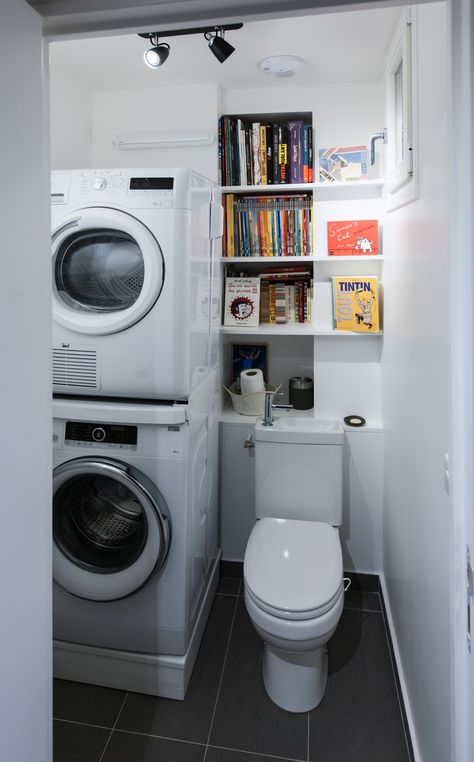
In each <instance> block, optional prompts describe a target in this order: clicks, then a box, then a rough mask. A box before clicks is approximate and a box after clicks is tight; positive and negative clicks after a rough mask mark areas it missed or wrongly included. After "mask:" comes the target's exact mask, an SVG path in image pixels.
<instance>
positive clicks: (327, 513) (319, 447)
mask: <svg viewBox="0 0 474 762" xmlns="http://www.w3.org/2000/svg"><path fill="white" fill-rule="evenodd" d="M343 444H344V430H343V428H342V425H341V423H340V422H339V421H330V420H322V419H316V418H296V417H291V418H290V417H281V418H276V419H275V420H274V422H273V426H271V427H265V426H263V424H262V421H257V423H256V424H255V512H256V516H257V518H258V519H261V518H264V517H266V516H268V517H273V518H281V519H302V520H306V521H322V522H325V523H327V524H332V526H340V525H341V524H342V462H343V454H342V453H343Z"/></svg>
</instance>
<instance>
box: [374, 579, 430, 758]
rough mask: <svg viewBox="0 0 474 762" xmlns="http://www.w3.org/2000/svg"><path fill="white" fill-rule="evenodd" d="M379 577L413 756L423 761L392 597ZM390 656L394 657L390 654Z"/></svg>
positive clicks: (383, 580)
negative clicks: (391, 603) (395, 624)
mask: <svg viewBox="0 0 474 762" xmlns="http://www.w3.org/2000/svg"><path fill="white" fill-rule="evenodd" d="M379 578H380V586H381V588H382V594H383V602H384V604H385V613H386V616H387V623H388V628H389V630H390V637H391V639H392V646H393V653H394V655H395V665H394V667H395V669H396V670H397V672H398V679H399V682H400V688H401V692H402V696H401V700H402V701H403V704H404V707H405V714H406V718H407V722H408V729H409V732H410V740H411V745H412V747H413V756H414V759H415V762H423V758H422V756H421V753H420V749H419V746H418V742H417V738H416V732H415V724H414V721H413V713H412V710H411V704H410V698H409V695H408V690H407V684H406V680H405V674H404V672H403V666H402V660H401V657H400V649H399V647H398V640H397V635H396V631H395V627H394V624H393V617H392V611H391V608H390V598H389V595H388V590H387V584H386V582H385V575H384V574H383V573H382V572H380V573H379ZM390 658H392V657H391V656H390ZM397 690H398V689H397Z"/></svg>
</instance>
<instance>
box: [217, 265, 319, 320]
mask: <svg viewBox="0 0 474 762" xmlns="http://www.w3.org/2000/svg"><path fill="white" fill-rule="evenodd" d="M235 274H236V273H235V271H232V270H227V271H226V272H225V273H224V276H225V297H224V325H234V326H235V325H238V326H240V327H243V326H246V325H247V326H258V325H259V324H260V323H269V324H275V325H282V324H285V323H311V322H312V319H313V280H312V277H311V270H310V269H307V268H306V267H305V266H299V265H296V266H294V267H288V268H267V269H265V270H264V271H263V272H261V273H260V274H259V275H258V276H254V277H251V276H249V275H248V273H246V272H240V273H238V277H233V276H234V275H235Z"/></svg>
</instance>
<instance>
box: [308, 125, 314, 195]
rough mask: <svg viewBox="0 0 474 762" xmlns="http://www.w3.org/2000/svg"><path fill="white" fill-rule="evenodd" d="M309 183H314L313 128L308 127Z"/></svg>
mask: <svg viewBox="0 0 474 762" xmlns="http://www.w3.org/2000/svg"><path fill="white" fill-rule="evenodd" d="M308 177H309V179H308V182H310V183H314V152H313V128H312V126H311V125H309V126H308Z"/></svg>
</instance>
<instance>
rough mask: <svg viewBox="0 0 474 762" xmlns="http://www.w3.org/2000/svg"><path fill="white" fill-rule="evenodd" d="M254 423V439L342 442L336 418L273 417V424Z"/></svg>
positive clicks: (313, 442)
mask: <svg viewBox="0 0 474 762" xmlns="http://www.w3.org/2000/svg"><path fill="white" fill-rule="evenodd" d="M262 420H263V419H261V418H260V419H259V420H258V421H257V422H256V424H255V441H257V442H258V441H262V442H289V443H291V442H295V443H296V442H298V443H300V444H305V443H307V444H325V445H328V444H335V445H336V444H338V445H340V444H342V443H343V441H344V429H343V427H342V423H341V421H339V420H338V419H337V418H334V419H332V418H303V417H296V416H281V417H275V418H274V420H273V426H263V423H262Z"/></svg>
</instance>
